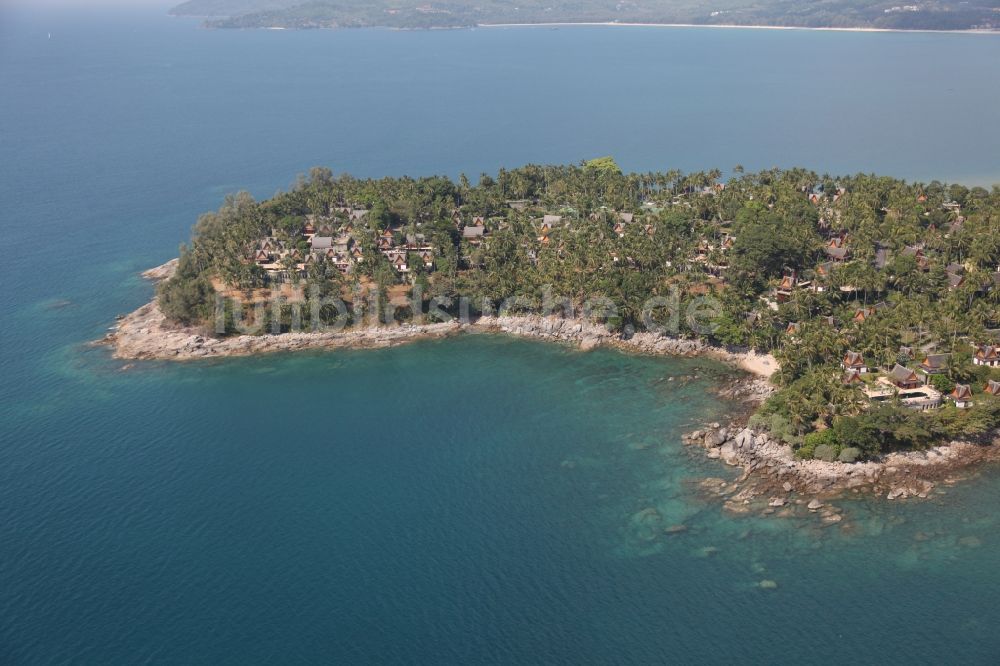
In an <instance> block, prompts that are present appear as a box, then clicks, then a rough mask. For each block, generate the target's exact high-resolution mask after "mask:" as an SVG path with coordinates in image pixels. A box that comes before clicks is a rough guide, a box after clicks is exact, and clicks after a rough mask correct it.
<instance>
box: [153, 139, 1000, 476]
mask: <svg viewBox="0 0 1000 666" xmlns="http://www.w3.org/2000/svg"><path fill="white" fill-rule="evenodd" d="M720 177H721V173H720V172H718V171H712V172H704V173H694V174H682V173H680V172H678V171H671V172H667V173H646V174H635V173H630V174H625V173H622V172H621V170H620V169H619V168H618V167H617V164H615V162H614V160H613V159H611V158H600V159H598V160H594V161H591V162H584V163H581V164H580V165H578V166H536V165H529V166H526V167H523V168H519V169H514V170H509V171H508V170H501V171H500V172H499V173H498V174H497V175H496V176H495V177H494V176H489V175H486V174H483V175H482V176H480V178H479V182H478V184H475V185H473V184H472V183H470V181H469V179H467V178H466V177H465V176H462V177H461V178H459V180H458V182H453V181H451V180H450V179H448V178H443V177H429V178H420V179H412V178H385V179H381V180H360V179H356V178H353V177H351V176H348V175H339V176H335V175H334V174H333V173H332V172H331V171H330V170H329V169H313V170H312V172H311V173H310V174H309V176H308V177H304V178H302V179H300V181H299V183H298V184H297V185H296V186H295V187H294V188H293V189H292V191H290V192H287V193H283V194H279V195H277V196H275V197H274V198H272V199H270V200H268V201H264V202H256V201H254V200H253V199H252V198H251V197H250V196H249V195H247V194H245V193H244V194H239V195H235V196H231V197H228V198H227V199H226V201H225V203H224V205H223V206H222V208H221V209H220V210H219V211H218V212H216V213H209V214H206V215H204V216H202V217H201V219H199V221H198V224H197V226H196V227H195V229H194V233H193V237H192V241H191V244H190V246H189V247H186V248H182V255H181V263H180V267H179V270H178V272H177V275H176V277H174V278H173V279H171V280H169V281H167V282H165V283H164V284H162V285H161V287H160V291H159V299H160V304H161V306H162V309H163V310H164V312H165V313H166V314H167V315H168V316H169V317H170V318H172V319H175V320H177V321H180V322H183V323H201V324H205V325H208V324H210V323H212V322H213V317H214V316H215V313H214V310H215V300H216V290H217V289H221V290H224V291H225V293H226V294H227V296H229V297H232V296H233V295H234V294H238V295H241V298H243V299H245V300H247V301H252V302H260V301H267V302H272V301H274V299H275V298H276V297H277V296H278V295H279V294H280V295H281V296H282V297H289V296H292V297H294V296H295V295H296V294H298V295H306V294H308V295H310V296H313V295H318V296H320V297H322V298H327V299H336V298H340V299H342V300H343V303H344V305H343V306H342V307H337V306H336V305H335V304H332V303H324V305H323V306H322V307H321V308H320V318H319V321H318V322H316V321H314V322H304V325H305V326H306V327H309V326H316V325H324V324H328V323H330V322H332V321H335V320H337V321H344V320H347V321H349V322H358V321H360V319H361V318H362V317H364V316H365V315H366V313H368V310H370V309H371V307H372V306H371V305H370V303H372V302H373V297H378V298H379V299H381V300H380V302H385V301H386V300H389V299H392V300H393V302H394V303H396V304H397V305H398V307H397V308H396V309H395V310H394V314H393V317H394V318H395V320H397V321H405V320H408V319H410V318H414V317H419V316H421V314H422V313H431V314H429V315H428V317H429V318H430V319H431V320H441V319H445V318H448V317H451V316H459V315H461V314H463V310H462V307H463V304H462V301H461V298H460V297H464V298H466V299H468V300H467V301H466V303H465V306H466V307H467V308H468V313H469V314H470V315H471V316H476V315H477V314H478V313H479V312H481V311H492V310H494V309H495V308H497V307H499V306H500V304H501V303H506V306H507V309H508V310H511V311H513V312H518V311H535V312H537V311H540V310H544V307H545V304H546V302H552V301H553V300H554V301H555V302H557V303H560V304H562V309H563V310H572V311H573V312H574V313H575V315H576V316H580V313H581V312H586V309H585V308H584V306H585V305H587V304H593V303H604V304H613V306H614V307H613V308H607V307H605V308H597V309H594V310H593V311H592V313H591V314H592V316H593V317H594V318H595V319H600V320H603V321H605V322H606V323H607V325H608V326H609V327H610V328H611V329H613V330H616V331H618V332H620V334H621V335H623V336H629V335H631V334H632V333H633V332H634V331H635V330H639V329H642V328H643V327H644V326H647V325H649V324H650V323H653V324H656V325H658V326H662V327H666V328H667V329H668V330H669V331H670V333H671V334H673V335H679V336H688V337H696V336H697V337H703V338H707V339H708V340H709V341H710V342H713V343H715V344H720V345H732V346H737V347H742V348H754V349H757V350H760V351H766V352H772V353H773V354H774V355H775V357H776V358H777V360H778V361H779V363H780V366H781V368H780V371H779V372H778V373H777V374H776V375H775V378H774V380H775V381H776V383H777V384H778V385H779V386H780V387H781V390H780V391H779V392H778V393H776V394H775V395H774V396H773V397H772V398H771V399H770V400H769V401H768V402H767V403H765V404H764V405H763V406H762V408H761V410H760V411H759V413H758V414H756V415H755V416H754V418H753V420H752V423H751V425H752V426H753V427H755V428H759V429H763V430H767V431H769V432H770V433H771V434H772V436H774V437H775V438H777V439H779V440H781V441H785V442H787V443H789V444H791V445H792V446H793V447H794V448H795V449H796V450H797V455H799V456H800V457H802V458H812V457H816V458H820V459H824V460H844V461H849V460H855V459H863V458H869V457H872V456H875V455H878V454H879V453H882V452H884V451H887V450H892V449H920V448H926V447H928V446H932V445H934V444H935V443H938V442H941V441H943V440H948V439H955V438H963V439H976V438H980V437H984V436H986V435H987V434H988V433H989V432H990V431H991V430H992V429H993V428H994V427H995V426H996V425H998V424H1000V400H997V399H995V398H994V396H993V395H992V393H994V392H1000V389H998V391H994V390H992V389H991V390H990V391H986V390H985V389H986V388H987V387H988V382H990V381H991V380H1000V347H998V346H996V345H997V338H998V335H997V334H998V332H1000V309H998V306H1000V287H998V285H1000V268H998V266H1000V187H994V188H993V189H992V191H990V190H987V189H984V188H978V187H977V188H972V189H969V188H966V187H963V186H960V185H945V184H942V183H938V182H932V183H906V182H903V181H900V180H896V179H892V178H885V177H879V176H874V175H857V176H849V177H832V176H827V175H819V174H816V173H813V172H810V171H806V170H802V169H793V170H787V171H782V170H770V171H763V172H760V173H751V174H744V173H739V174H738V175H736V176H735V177H734V178H733V179H731V180H730V181H728V182H727V183H725V184H722V183H721V182H720V180H719V179H720ZM407 298H409V299H410V300H409V301H408V302H407V303H406V305H403V304H401V303H399V301H400V299H402V300H403V301H406V299H407ZM651 298H658V299H660V300H659V301H657V302H655V303H654V305H653V306H650V305H649V303H650V301H649V299H651ZM706 298H711V299H714V302H715V303H716V307H714V308H708V309H706V310H705V312H708V313H709V314H708V315H706V317H707V321H698V320H697V319H696V318H692V317H689V316H679V315H678V313H689V312H691V310H692V307H691V306H695V305H702V304H704V299H706ZM432 299H437V300H436V301H432ZM293 300H294V299H293ZM224 314H225V316H224V317H222V319H223V321H224V322H225V325H226V327H227V328H226V332H229V331H233V330H235V329H236V328H237V326H236V324H237V321H238V320H239V316H241V315H240V313H239V312H238V308H237V307H236V304H235V301H234V299H232V298H230V299H229V301H228V305H227V309H226V311H225V313H224ZM244 316H245V315H244ZM254 316H255V317H257V319H256V320H255V321H256V323H260V324H264V325H267V326H268V327H273V330H277V331H281V330H287V329H288V328H290V327H291V326H292V325H293V324H294V323H295V314H294V309H293V308H292V307H291V306H290V305H289V304H288V303H285V304H279V306H278V307H269V308H261V311H260V312H259V313H258V314H256V315H254ZM849 351H850V352H853V353H854V354H856V356H857V358H858V359H859V360H858V363H859V365H863V366H864V368H865V370H866V372H865V373H864V374H856V375H851V374H848V375H846V376H845V370H844V368H843V367H842V361H843V362H845V364H846V361H847V360H848V359H845V355H847V353H848V352H849ZM991 354H993V355H996V362H995V363H994V364H993V366H996V367H991V365H990V362H989V359H990V358H991ZM894 369H895V370H896V373H894V372H893V370H894ZM898 373H901V375H900V376H899V377H897V376H896V375H897V374H898ZM911 373H912V375H913V376H912V378H909V374H911ZM891 380H894V381H899V382H902V383H901V384H899V385H900V386H904V388H905V390H897V389H896V387H895V386H893V385H892V384H891ZM907 382H910V384H907ZM998 386H1000V385H998ZM963 387H968V391H969V394H968V395H967V396H966V397H965V398H962V394H961V392H960V389H962V388H963ZM935 389H936V390H935ZM907 391H909V392H907ZM953 392H954V394H953ZM949 394H953V395H954V396H955V397H953V398H950V397H949Z"/></svg>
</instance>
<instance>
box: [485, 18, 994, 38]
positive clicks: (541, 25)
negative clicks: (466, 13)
mask: <svg viewBox="0 0 1000 666" xmlns="http://www.w3.org/2000/svg"><path fill="white" fill-rule="evenodd" d="M574 26H607V27H617V28H725V29H739V30H811V31H816V32H901V33H931V34H956V35H1000V30H926V29H921V30H902V29H899V28H810V27H802V26H786V25H736V24H733V25H729V24H727V25H722V24H718V25H716V24H707V23H623V22H618V21H592V22H571V23H558V22H556V23H479V24H477V26H476V27H477V28H544V27H549V28H572V27H574Z"/></svg>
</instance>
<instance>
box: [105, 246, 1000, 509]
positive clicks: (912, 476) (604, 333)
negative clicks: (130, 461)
mask: <svg viewBox="0 0 1000 666" xmlns="http://www.w3.org/2000/svg"><path fill="white" fill-rule="evenodd" d="M176 265H177V264H176V260H172V261H171V262H167V263H166V264H164V265H163V266H159V267H157V268H154V269H150V270H149V271H146V272H145V273H143V277H146V278H147V279H150V280H162V279H166V278H169V277H170V276H171V275H172V273H173V271H174V270H175V268H176ZM461 333H497V334H504V335H511V336H515V337H523V338H532V339H540V340H549V341H554V342H561V343H567V344H573V345H576V346H578V347H579V348H580V349H581V350H583V351H587V350H591V349H595V348H597V347H601V346H606V347H614V348H617V349H621V350H622V351H626V352H629V353H642V354H650V355H665V356H666V355H669V356H682V357H708V358H713V359H716V360H718V361H721V362H723V363H726V364H728V365H730V366H732V367H734V368H738V369H740V370H743V371H744V372H746V373H748V374H747V375H746V376H744V377H742V378H740V379H738V380H736V381H734V382H731V383H729V384H727V385H726V386H723V387H721V388H720V389H719V390H718V395H719V396H720V397H722V398H724V399H727V400H730V401H733V402H735V403H742V404H743V405H744V407H745V408H744V409H743V410H738V409H737V410H736V411H737V412H739V413H734V414H733V421H732V422H731V423H730V424H728V425H726V426H722V425H720V424H718V423H713V424H709V425H707V426H706V427H704V428H702V429H700V430H696V431H694V432H691V433H688V434H686V435H684V436H683V441H684V442H685V444H688V445H691V446H699V447H702V448H704V450H705V452H706V455H707V456H708V457H709V458H712V459H720V460H722V461H723V462H725V463H726V464H728V465H732V466H737V467H740V468H741V469H742V470H743V473H742V475H741V476H740V477H739V478H738V479H737V480H735V481H733V482H732V483H730V482H727V481H725V480H724V479H717V478H711V479H706V480H705V481H703V482H702V483H701V490H702V491H704V492H706V493H708V494H711V495H713V496H718V497H720V498H722V500H723V502H724V506H725V508H726V509H727V510H728V511H731V512H733V513H739V514H747V513H753V512H757V513H761V514H763V515H772V514H773V515H778V516H793V515H799V514H802V513H804V512H809V513H815V514H817V515H818V516H819V517H820V519H821V520H823V521H824V522H825V523H829V524H832V523H836V522H839V521H840V520H841V519H842V517H841V514H840V511H839V509H837V508H836V507H834V506H832V505H830V504H829V501H830V500H832V499H835V498H843V497H846V496H850V495H857V494H861V493H870V494H874V495H877V496H883V497H885V498H886V499H888V500H899V499H908V498H921V499H923V498H927V497H930V496H931V495H932V494H934V493H935V491H936V489H938V488H939V486H942V485H949V484H951V483H954V482H955V481H956V480H957V479H958V478H960V475H961V474H962V471H963V470H965V469H968V468H971V467H973V466H975V465H977V464H979V463H983V462H989V461H996V460H1000V446H998V445H997V443H996V442H994V443H993V444H991V445H985V446H984V445H979V444H973V443H968V442H952V443H950V444H947V445H944V446H939V447H934V448H932V449H929V450H928V451H923V452H909V453H893V454H890V455H887V456H884V457H883V458H882V459H881V460H878V461H869V462H859V463H841V462H823V461H819V460H798V459H796V458H795V457H794V455H793V452H792V449H791V447H790V446H788V445H787V444H782V443H780V442H777V441H774V440H772V439H771V438H770V437H769V436H768V434H767V433H762V432H761V433H758V432H754V431H753V430H750V429H749V428H747V427H745V425H746V420H747V418H748V417H749V415H750V413H751V412H752V411H753V409H754V408H756V406H757V405H759V404H760V403H761V402H763V401H764V400H766V399H767V398H768V397H769V396H770V395H771V394H772V393H773V392H774V390H775V388H774V386H773V385H772V384H771V383H770V381H769V380H768V378H769V377H770V376H771V374H773V372H774V371H775V370H777V367H778V366H777V363H776V362H775V361H774V359H773V357H771V356H769V355H759V354H754V353H737V352H731V351H729V350H726V349H721V348H718V347H713V346H711V345H708V344H706V343H704V342H702V341H700V340H689V339H681V338H671V337H666V336H662V335H659V334H656V333H651V332H639V333H635V334H634V335H632V336H631V337H628V338H625V337H622V336H620V335H617V334H614V333H611V332H609V331H608V330H607V329H606V328H605V327H604V326H602V325H600V324H595V323H592V322H589V321H585V320H579V319H565V318H560V317H542V316H537V315H516V316H489V317H486V316H484V317H481V318H479V319H478V320H476V321H474V322H471V323H460V322H457V321H453V322H445V323H432V324H403V325H398V326H391V327H389V326H370V327H361V328H352V329H345V330H343V331H339V332H314V333H283V334H280V335H240V336H232V337H227V338H215V337H212V336H208V335H205V334H204V333H203V332H201V331H199V330H198V329H194V328H185V327H180V326H177V325H176V324H173V323H171V322H169V321H167V319H166V317H165V316H164V314H163V313H162V312H161V311H160V309H159V307H158V306H157V304H156V301H155V300H154V301H152V302H150V303H147V304H146V305H144V306H142V307H141V308H139V309H138V310H136V311H134V312H132V313H130V314H128V315H125V316H123V317H120V318H119V321H118V323H117V324H116V326H115V327H114V328H113V329H112V331H111V332H109V333H108V335H107V336H105V337H104V338H103V339H102V340H100V341H98V343H99V344H107V345H110V346H111V347H112V348H113V350H114V352H113V353H114V356H115V358H120V359H125V360H153V359H156V360H173V361H190V360H196V359H205V358H219V357H230V356H249V355H256V354H263V353H273V352H288V351H295V350H301V349H335V348H352V349H360V348H366V349H374V348H384V347H391V346H396V345H400V344H406V343H409V342H414V341H417V340H424V339H432V338H444V337H448V336H452V335H458V334H461Z"/></svg>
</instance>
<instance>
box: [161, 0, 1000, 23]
mask: <svg viewBox="0 0 1000 666" xmlns="http://www.w3.org/2000/svg"><path fill="white" fill-rule="evenodd" d="M171 11H172V13H174V14H178V15H188V16H209V17H219V18H212V19H210V20H209V21H208V22H207V25H209V26H211V27H216V28H269V27H283V28H338V27H375V26H378V27H389V28H454V27H468V26H474V25H479V24H490V23H492V24H498V23H584V22H620V23H681V24H696V25H759V26H797V27H833V28H892V29H902V30H919V29H924V30H967V29H970V28H980V29H992V28H996V27H997V25H998V23H1000V17H998V14H997V8H996V3H995V2H991V1H990V0H971V1H970V2H962V1H959V0H932V1H930V2H922V3H920V4H919V5H898V6H897V5H892V4H889V3H877V2H871V1H870V0H868V1H865V2H857V1H854V0H822V1H820V2H805V3H804V2H793V1H792V0H765V1H763V2H755V3H748V2H745V1H744V0H716V2H713V3H711V4H707V3H704V2H700V1H697V0H647V1H645V2H620V1H618V0H544V1H542V0H522V1H520V2H517V3H512V2H502V1H501V0H479V1H478V2H475V3H470V2H462V1H459V0H440V1H437V2H427V3H413V4H411V5H407V4H400V3H398V2H390V1H389V0H364V1H363V2H362V1H360V0H189V1H188V2H185V3H183V4H181V5H178V6H177V7H175V8H174V9H173V10H171Z"/></svg>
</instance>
